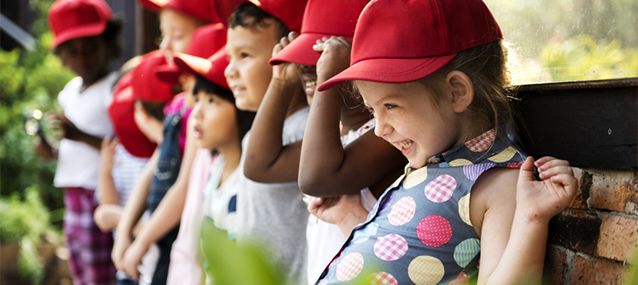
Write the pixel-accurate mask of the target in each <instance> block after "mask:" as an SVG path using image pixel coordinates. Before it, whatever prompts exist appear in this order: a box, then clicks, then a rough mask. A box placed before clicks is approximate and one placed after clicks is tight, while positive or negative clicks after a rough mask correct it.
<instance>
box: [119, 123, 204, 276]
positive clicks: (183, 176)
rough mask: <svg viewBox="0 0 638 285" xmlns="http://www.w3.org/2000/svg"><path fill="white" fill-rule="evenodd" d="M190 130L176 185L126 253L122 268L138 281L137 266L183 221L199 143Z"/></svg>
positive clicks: (187, 134)
mask: <svg viewBox="0 0 638 285" xmlns="http://www.w3.org/2000/svg"><path fill="white" fill-rule="evenodd" d="M190 129H191V128H189V129H188V131H187V132H186V136H187V137H186V147H185V150H184V158H183V160H182V164H181V167H180V169H179V175H178V176H177V180H176V181H175V184H173V186H171V188H170V189H168V192H166V195H165V196H164V198H163V199H162V201H161V202H160V204H159V205H158V207H157V209H156V210H155V212H153V215H151V217H150V219H149V220H148V221H147V222H146V223H145V224H144V225H143V226H142V229H141V230H140V233H139V234H138V235H137V237H135V240H134V241H133V242H132V243H131V245H130V246H129V247H128V249H127V250H126V252H125V253H124V259H123V261H124V262H123V268H122V269H123V271H124V272H126V273H127V274H129V275H130V276H131V277H133V279H135V280H137V279H138V277H139V272H138V270H137V267H138V265H139V264H140V263H141V262H142V258H143V257H144V255H145V254H146V252H147V251H148V248H149V247H150V246H151V244H153V243H155V242H157V241H158V240H159V239H160V238H162V237H163V236H164V235H166V234H167V233H168V232H169V231H170V230H171V229H173V228H174V227H175V226H177V225H178V224H179V222H180V220H181V217H182V211H183V209H184V203H185V201H186V195H187V193H188V179H189V178H190V173H191V169H192V164H193V160H194V158H195V154H196V153H197V142H196V141H195V139H194V138H192V132H191V131H190Z"/></svg>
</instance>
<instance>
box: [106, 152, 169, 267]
mask: <svg viewBox="0 0 638 285" xmlns="http://www.w3.org/2000/svg"><path fill="white" fill-rule="evenodd" d="M158 159H159V151H157V150H156V151H155V152H154V153H153V156H152V157H151V159H149V160H148V162H147V163H146V166H145V167H144V170H143V171H142V173H141V174H140V176H139V178H138V180H137V182H136V183H135V188H133V191H132V192H131V196H130V197H129V199H128V201H127V202H126V206H125V207H124V212H123V213H122V218H121V219H120V222H119V223H118V224H117V229H116V234H115V242H114V244H113V250H112V251H111V259H112V260H113V264H115V267H117V268H118V269H121V268H122V261H123V260H122V258H123V257H124V252H125V251H126V249H127V248H128V247H129V246H130V245H131V240H132V239H133V235H132V230H133V227H134V226H135V224H137V222H138V221H139V219H140V217H141V216H142V214H143V213H144V210H145V209H146V199H147V198H148V192H149V191H150V188H151V182H152V180H153V173H154V171H155V167H156V166H157V160H158Z"/></svg>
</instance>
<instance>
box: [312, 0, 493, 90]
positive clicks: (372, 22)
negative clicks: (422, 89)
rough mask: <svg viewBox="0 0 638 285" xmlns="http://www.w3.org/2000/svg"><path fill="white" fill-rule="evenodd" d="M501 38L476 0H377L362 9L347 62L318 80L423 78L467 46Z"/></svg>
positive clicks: (329, 84) (324, 86)
mask: <svg viewBox="0 0 638 285" xmlns="http://www.w3.org/2000/svg"><path fill="white" fill-rule="evenodd" d="M502 38H503V34H502V33H501V29H500V28H499V26H498V24H497V23H496V20H495V19H494V16H492V13H490V11H489V9H488V8H487V6H485V4H484V3H483V1H481V0H407V1H406V0H376V1H372V2H370V3H369V4H368V6H366V8H365V9H364V10H363V12H362V13H361V16H360V17H359V21H358V22H357V27H356V30H355V33H354V41H353V43H352V53H351V55H350V62H351V65H350V67H349V68H347V69H346V70H344V71H342V72H341V73H339V74H337V75H336V76H334V77H333V78H331V79H330V80H328V81H326V82H324V83H323V84H321V85H320V86H319V88H318V90H319V91H324V90H326V89H329V88H330V87H332V86H334V85H336V84H339V83H341V82H343V81H350V80H367V81H375V82H386V83H401V82H410V81H415V80H418V79H421V78H424V77H426V76H428V75H430V74H432V73H433V72H435V71H437V70H439V69H440V68H441V67H443V66H445V65H446V64H447V63H448V62H450V61H451V60H452V59H453V58H454V57H456V55H457V54H458V53H459V52H461V51H463V50H466V49H468V48H471V47H475V46H478V45H482V44H487V43H490V42H493V41H496V40H500V39H502Z"/></svg>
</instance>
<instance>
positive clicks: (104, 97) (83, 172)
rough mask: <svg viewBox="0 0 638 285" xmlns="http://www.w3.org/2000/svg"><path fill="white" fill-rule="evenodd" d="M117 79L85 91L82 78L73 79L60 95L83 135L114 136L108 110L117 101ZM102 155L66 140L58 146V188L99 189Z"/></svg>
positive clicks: (109, 77)
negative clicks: (113, 99)
mask: <svg viewBox="0 0 638 285" xmlns="http://www.w3.org/2000/svg"><path fill="white" fill-rule="evenodd" d="M116 78H117V75H116V73H111V74H109V75H107V76H105V77H104V78H102V79H100V80H99V81H98V82H96V83H94V84H93V85H91V86H89V87H87V88H86V89H85V90H84V91H80V90H81V88H82V78H80V77H76V78H73V79H72V80H71V81H69V83H67V84H66V86H65V87H64V89H63V90H62V91H60V94H59V95H58V103H59V104H60V106H61V107H62V109H63V110H64V115H65V116H66V117H67V118H68V119H69V120H70V121H71V122H72V123H73V124H75V126H76V127H78V129H80V130H82V131H83V132H85V133H87V134H90V135H93V136H96V137H107V136H112V135H113V128H112V126H111V120H110V119H109V115H108V107H109V105H110V104H111V99H112V98H113V92H112V86H113V84H114V82H115V80H116ZM99 167H100V152H99V151H98V150H97V149H95V148H93V147H91V146H89V145H87V144H85V143H83V142H78V141H72V140H68V139H62V141H60V146H59V147H58V164H57V167H56V170H55V179H54V180H53V185H54V186H55V187H60V188H65V187H82V188H87V189H95V188H97V184H98V169H99Z"/></svg>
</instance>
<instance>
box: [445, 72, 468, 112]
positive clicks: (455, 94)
mask: <svg viewBox="0 0 638 285" xmlns="http://www.w3.org/2000/svg"><path fill="white" fill-rule="evenodd" d="M445 83H446V85H447V86H448V88H449V89H448V90H450V91H451V93H452V94H451V95H452V109H453V110H454V112H456V113H462V112H465V111H467V109H468V108H469V107H470V104H472V101H473V100H474V85H473V84H472V79H470V77H469V76H467V74H465V72H463V71H459V70H453V71H451V72H450V73H448V74H447V76H446V77H445Z"/></svg>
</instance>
